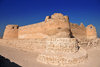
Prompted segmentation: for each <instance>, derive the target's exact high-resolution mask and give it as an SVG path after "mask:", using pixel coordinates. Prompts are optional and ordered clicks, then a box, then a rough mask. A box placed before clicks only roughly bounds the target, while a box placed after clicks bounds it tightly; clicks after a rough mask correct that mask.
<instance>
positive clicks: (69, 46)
mask: <svg viewBox="0 0 100 67" xmlns="http://www.w3.org/2000/svg"><path fill="white" fill-rule="evenodd" d="M87 57H88V55H87V53H86V51H85V50H84V49H82V48H79V46H78V41H77V39H75V38H51V39H50V38H49V39H47V40H46V49H45V51H44V52H42V53H41V54H39V56H38V57H37V61H38V62H41V63H44V64H51V65H60V66H66V65H67V64H76V63H80V62H83V61H85V60H86V59H87Z"/></svg>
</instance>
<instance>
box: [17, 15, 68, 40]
mask: <svg viewBox="0 0 100 67" xmlns="http://www.w3.org/2000/svg"><path fill="white" fill-rule="evenodd" d="M61 32H65V33H64V34H63V33H62V34H60V33H61ZM39 34H42V35H39ZM56 35H57V36H56ZM54 36H55V37H68V38H69V37H70V23H69V18H68V16H63V15H62V14H59V13H55V14H53V15H52V16H51V17H50V16H47V17H46V19H45V21H44V22H41V23H37V24H32V25H27V26H23V27H20V28H19V32H18V38H21V39H24V38H47V37H54Z"/></svg>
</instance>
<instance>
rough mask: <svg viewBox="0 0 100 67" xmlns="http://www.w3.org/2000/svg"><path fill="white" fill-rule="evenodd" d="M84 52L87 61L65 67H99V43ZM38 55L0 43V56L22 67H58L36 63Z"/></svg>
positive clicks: (56, 66)
mask: <svg viewBox="0 0 100 67" xmlns="http://www.w3.org/2000/svg"><path fill="white" fill-rule="evenodd" d="M86 51H87V53H88V59H87V61H85V62H83V63H78V64H75V65H67V66H66V67H100V43H99V44H98V45H97V46H96V47H92V48H90V49H88V50H86ZM38 54H39V53H38V52H28V51H23V50H20V49H15V48H13V47H10V46H7V44H3V43H0V55H2V56H4V57H6V58H8V59H9V60H10V61H11V62H14V63H16V64H18V65H20V66H22V67H60V66H58V65H49V64H42V63H39V62H37V61H36V58H37V56H38Z"/></svg>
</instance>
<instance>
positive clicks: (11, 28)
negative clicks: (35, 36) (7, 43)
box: [3, 25, 19, 39]
mask: <svg viewBox="0 0 100 67" xmlns="http://www.w3.org/2000/svg"><path fill="white" fill-rule="evenodd" d="M18 28H19V26H18V25H7V26H6V28H5V31H4V35H3V39H17V38H18Z"/></svg>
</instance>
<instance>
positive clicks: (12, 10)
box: [0, 0, 100, 34]
mask: <svg viewBox="0 0 100 67" xmlns="http://www.w3.org/2000/svg"><path fill="white" fill-rule="evenodd" d="M54 13H62V14H64V15H68V16H69V19H70V22H72V23H77V24H80V23H81V22H83V24H84V25H85V26H87V25H88V24H93V25H94V26H95V27H96V28H97V32H98V34H100V0H0V28H2V29H3V30H4V28H5V26H6V25H7V24H18V25H19V26H23V25H29V24H33V23H37V22H41V21H44V19H45V17H46V16H48V15H52V14H54Z"/></svg>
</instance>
